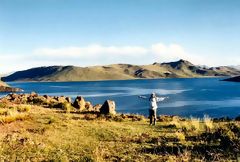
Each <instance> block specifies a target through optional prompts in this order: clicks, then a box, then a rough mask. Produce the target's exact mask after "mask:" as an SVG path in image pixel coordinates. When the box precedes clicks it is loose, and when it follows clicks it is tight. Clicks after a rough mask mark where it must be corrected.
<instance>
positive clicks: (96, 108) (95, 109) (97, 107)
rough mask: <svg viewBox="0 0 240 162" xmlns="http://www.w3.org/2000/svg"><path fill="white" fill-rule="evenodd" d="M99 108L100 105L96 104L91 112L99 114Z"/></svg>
mask: <svg viewBox="0 0 240 162" xmlns="http://www.w3.org/2000/svg"><path fill="white" fill-rule="evenodd" d="M101 107H102V104H97V105H95V106H93V110H94V111H96V112H100V108H101Z"/></svg>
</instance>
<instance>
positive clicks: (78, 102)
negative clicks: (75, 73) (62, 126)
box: [73, 96, 86, 111]
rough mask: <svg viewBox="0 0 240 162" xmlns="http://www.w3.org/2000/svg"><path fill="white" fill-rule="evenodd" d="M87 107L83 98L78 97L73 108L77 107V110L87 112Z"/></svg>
mask: <svg viewBox="0 0 240 162" xmlns="http://www.w3.org/2000/svg"><path fill="white" fill-rule="evenodd" d="M85 105H86V102H85V100H84V98H83V97H82V96H77V98H76V99H75V101H74V102H73V107H75V108H76V109H79V110H80V111H83V110H85Z"/></svg>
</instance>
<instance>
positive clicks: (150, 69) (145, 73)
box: [2, 60, 240, 81]
mask: <svg viewBox="0 0 240 162" xmlns="http://www.w3.org/2000/svg"><path fill="white" fill-rule="evenodd" d="M236 75H240V70H237V69H235V68H232V67H227V66H222V67H212V68H207V67H204V66H196V65H193V64H192V63H190V62H189V61H186V60H179V61H176V62H168V63H154V64H151V65H131V64H113V65H107V66H91V67H76V66H49V67H37V68H32V69H28V70H24V71H18V72H15V73H13V74H11V75H9V76H7V77H3V78H2V80H3V81H94V80H123V79H139V78H192V77H207V76H236Z"/></svg>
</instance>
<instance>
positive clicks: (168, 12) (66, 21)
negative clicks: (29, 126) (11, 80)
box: [0, 0, 240, 74]
mask: <svg viewBox="0 0 240 162" xmlns="http://www.w3.org/2000/svg"><path fill="white" fill-rule="evenodd" d="M239 8H240V1H239V0H231V1H229V0H0V73H2V74H4V73H9V72H13V71H18V70H24V69H28V68H32V67H37V66H50V65H76V66H83V67H84V66H93V65H105V64H116V63H131V64H140V65H141V64H152V63H154V62H168V61H176V60H178V59H186V60H188V61H191V62H192V63H194V64H197V65H207V66H220V65H240V55H239V54H240V40H239V39H240V21H239V20H240V10H239Z"/></svg>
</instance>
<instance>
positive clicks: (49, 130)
mask: <svg viewBox="0 0 240 162" xmlns="http://www.w3.org/2000/svg"><path fill="white" fill-rule="evenodd" d="M1 110H3V109H1ZM12 110H14V112H15V113H17V114H14V113H13V114H12V116H15V117H16V116H17V115H19V114H27V115H28V118H25V119H24V120H22V121H16V122H13V121H15V119H14V120H12V121H11V119H9V121H11V122H10V124H3V125H0V130H2V131H1V132H0V145H1V148H0V159H1V160H9V159H10V160H12V161H99V162H101V161H194V160H195V161H206V160H208V161H213V160H215V161H219V160H229V161H230V160H234V158H235V159H236V156H235V154H236V153H237V151H239V150H236V149H238V148H239V146H240V144H239V141H240V140H239V139H240V137H239V134H240V126H239V122H234V121H231V122H217V123H216V122H213V121H212V119H210V118H209V117H205V118H203V119H196V118H190V119H184V120H183V119H181V118H179V117H166V118H167V119H166V120H162V121H161V122H158V123H157V126H149V125H148V121H147V119H145V118H143V117H142V116H134V115H114V116H110V115H109V116H102V115H98V114H88V113H77V112H71V111H70V112H69V113H63V111H58V110H54V109H43V108H41V107H32V108H31V110H30V111H29V112H27V111H26V112H19V111H17V108H15V109H12ZM19 110H20V109H19ZM21 110H27V109H24V108H21ZM3 114H4V112H3ZM1 116H5V115H1ZM7 116H10V113H8V115H6V117H7ZM16 118H17V117H16ZM3 130H4V131H3ZM221 150H222V151H221ZM10 160H9V161H10Z"/></svg>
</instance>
